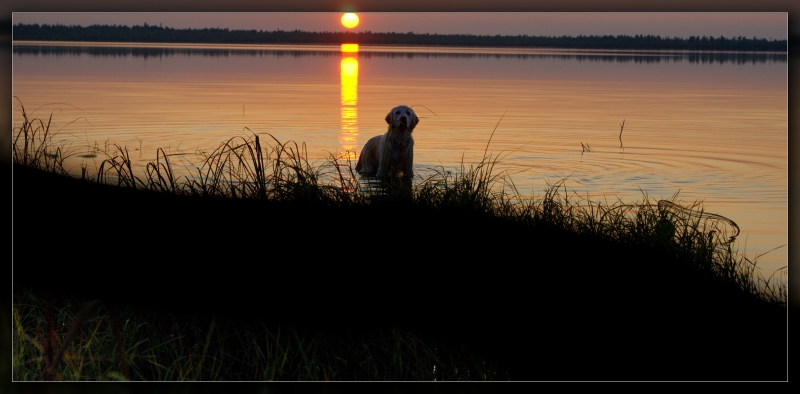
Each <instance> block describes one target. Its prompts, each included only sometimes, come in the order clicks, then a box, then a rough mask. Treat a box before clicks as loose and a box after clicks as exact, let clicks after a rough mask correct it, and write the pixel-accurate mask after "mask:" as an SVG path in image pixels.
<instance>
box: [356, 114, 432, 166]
mask: <svg viewBox="0 0 800 394" xmlns="http://www.w3.org/2000/svg"><path fill="white" fill-rule="evenodd" d="M386 123H388V124H389V130H388V131H386V133H385V134H383V135H378V136H375V137H372V138H370V139H369V141H367V143H366V144H364V148H363V149H362V150H361V155H360V156H359V157H358V163H357V164H356V171H358V172H359V173H360V174H362V175H367V176H374V177H378V178H385V177H387V176H397V177H403V178H408V179H410V178H413V177H414V170H413V169H412V166H413V165H414V138H412V137H411V132H412V131H414V127H416V126H417V123H419V117H417V114H416V113H415V112H414V110H413V109H411V108H410V107H407V106H405V105H400V106H397V107H394V108H392V110H391V111H389V114H388V115H386Z"/></svg>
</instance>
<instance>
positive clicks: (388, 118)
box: [386, 111, 392, 124]
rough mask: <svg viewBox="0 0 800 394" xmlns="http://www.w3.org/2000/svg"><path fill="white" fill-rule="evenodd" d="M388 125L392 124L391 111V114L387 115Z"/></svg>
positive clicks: (390, 112)
mask: <svg viewBox="0 0 800 394" xmlns="http://www.w3.org/2000/svg"><path fill="white" fill-rule="evenodd" d="M386 123H388V124H392V111H389V114H388V115H386Z"/></svg>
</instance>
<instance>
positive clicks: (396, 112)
mask: <svg viewBox="0 0 800 394" xmlns="http://www.w3.org/2000/svg"><path fill="white" fill-rule="evenodd" d="M386 123H388V124H389V126H390V127H391V128H392V129H395V130H400V131H408V132H409V133H410V132H411V131H412V130H414V127H416V126H417V123H419V117H417V114H416V113H415V112H414V110H413V109H411V107H407V106H405V105H398V106H397V107H394V108H392V110H391V111H389V114H388V115H386Z"/></svg>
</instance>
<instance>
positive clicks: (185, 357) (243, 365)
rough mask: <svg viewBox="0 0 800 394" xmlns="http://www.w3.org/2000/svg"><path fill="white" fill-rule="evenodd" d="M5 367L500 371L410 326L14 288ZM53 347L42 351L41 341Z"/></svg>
mask: <svg viewBox="0 0 800 394" xmlns="http://www.w3.org/2000/svg"><path fill="white" fill-rule="evenodd" d="M13 319H14V321H13V334H12V337H13V341H12V374H13V379H14V380H17V381H29V380H102V381H110V380H146V381H186V380H191V381H217V380H254V381H262V380H264V381H274V380H280V381H294V380H390V381H397V380H498V379H501V380H504V379H505V380H507V379H508V373H507V370H505V369H503V368H500V367H498V366H496V365H495V364H493V363H492V362H490V361H488V360H486V359H482V358H479V357H477V356H475V355H473V354H471V353H469V352H467V351H466V350H465V349H464V348H463V347H447V346H443V345H442V344H438V343H437V342H435V341H431V340H429V339H422V338H420V337H418V336H417V335H416V334H415V333H413V332H410V331H402V330H396V329H384V330H380V329H376V330H373V331H366V330H362V331H360V332H347V333H344V334H340V335H335V336H334V335H331V334H329V333H324V332H319V331H315V330H311V329H299V328H295V327H292V326H284V325H278V324H268V323H264V322H256V321H250V322H242V321H234V320H231V319H228V318H222V317H214V316H212V317H211V318H207V317H204V316H198V315H184V316H177V315H174V314H168V313H165V312H163V311H159V310H153V309H149V308H136V307H131V306H127V307H125V308H119V310H117V308H115V307H114V306H113V305H107V304H104V303H101V302H99V301H97V300H86V299H81V298H77V297H73V296H61V295H59V296H58V297H57V298H56V295H54V294H51V295H49V296H47V295H44V296H43V295H41V294H37V293H35V292H33V291H30V290H27V289H21V288H19V287H15V288H14V308H13ZM50 347H52V348H55V349H57V350H55V351H54V352H52V353H50V352H49V351H48V348H50Z"/></svg>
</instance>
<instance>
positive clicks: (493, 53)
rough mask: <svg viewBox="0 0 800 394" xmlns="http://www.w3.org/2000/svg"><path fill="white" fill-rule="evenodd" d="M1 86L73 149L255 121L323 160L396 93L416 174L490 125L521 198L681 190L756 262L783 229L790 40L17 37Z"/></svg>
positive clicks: (198, 144) (254, 127) (475, 141)
mask: <svg viewBox="0 0 800 394" xmlns="http://www.w3.org/2000/svg"><path fill="white" fill-rule="evenodd" d="M345 50H347V49H345ZM12 83H13V94H14V96H16V97H18V98H19V99H20V100H21V101H22V104H23V105H24V106H25V109H26V110H27V111H28V112H29V113H31V112H33V111H34V110H35V112H34V113H33V115H34V116H36V117H48V116H49V115H50V114H51V113H53V123H54V127H55V129H56V130H60V132H59V135H58V137H59V138H57V139H58V140H60V141H63V143H64V144H67V145H68V146H69V147H70V148H71V149H73V150H74V151H76V152H79V154H83V153H90V152H91V151H92V149H93V148H95V147H99V148H100V149H105V147H106V146H107V144H114V143H117V144H120V145H123V146H127V147H128V148H129V150H130V151H131V152H132V159H134V160H137V164H139V165H143V164H144V163H147V162H149V161H154V160H155V157H156V155H155V150H156V149H157V148H164V149H165V150H166V151H167V152H169V153H185V155H182V156H175V157H176V158H180V160H182V163H183V164H187V163H199V162H201V159H202V157H201V156H198V154H200V153H202V152H210V151H212V150H213V149H214V148H216V147H218V146H219V145H220V144H221V143H222V142H224V141H226V140H228V139H229V138H231V137H234V136H245V137H246V136H248V135H250V133H258V134H261V135H265V134H266V133H270V134H272V135H273V136H275V137H276V138H277V139H278V140H280V141H282V142H285V141H288V140H293V141H297V142H305V143H306V146H307V148H308V154H309V156H310V158H311V159H312V160H319V161H320V162H322V161H324V160H325V159H326V158H328V157H329V155H330V154H335V155H341V154H344V153H345V152H348V151H350V152H354V155H355V154H357V153H358V152H360V149H361V146H363V144H364V143H365V142H366V141H367V140H368V139H369V138H370V137H372V136H374V135H378V134H381V133H384V132H385V131H386V123H385V121H384V117H385V116H386V114H387V112H388V111H389V110H390V109H391V108H392V107H394V106H396V105H399V104H405V105H409V106H413V107H414V108H415V109H416V111H417V114H418V115H420V118H421V120H420V123H419V125H418V127H417V129H415V131H414V138H415V141H416V144H415V152H414V153H415V158H414V159H415V160H414V163H415V168H416V171H417V172H418V174H421V175H424V174H426V171H427V173H429V172H430V171H431V168H437V167H444V168H445V169H450V168H453V169H454V168H457V167H458V166H459V164H460V163H461V161H462V158H463V160H464V162H465V163H467V164H469V163H474V162H477V161H479V160H480V158H481V157H482V155H483V152H484V149H486V145H487V142H488V141H489V138H490V135H491V134H492V130H494V129H495V126H497V130H496V132H495V134H494V137H493V138H492V140H491V144H490V145H489V149H488V150H489V152H491V153H494V154H503V155H504V158H503V160H502V161H501V162H500V164H499V165H498V167H499V168H500V169H501V170H506V171H508V172H509V173H511V174H513V175H512V176H511V177H512V179H513V181H514V183H515V184H516V186H517V187H518V188H519V189H520V191H522V192H523V193H524V194H528V195H539V196H540V195H541V194H542V191H543V190H544V188H545V187H546V186H547V183H548V182H550V183H554V182H556V181H558V180H560V179H562V178H564V177H568V181H567V186H568V187H569V188H570V189H573V190H574V191H576V192H577V193H579V194H580V195H582V196H588V197H590V198H592V199H594V200H602V199H607V200H608V201H609V202H613V201H617V200H618V199H619V200H622V201H623V202H629V203H632V202H635V201H637V200H641V199H642V191H645V192H647V193H648V194H649V195H650V196H651V197H653V198H669V197H671V196H672V195H673V194H675V193H677V192H679V194H678V199H679V200H680V201H682V202H685V203H692V202H694V201H697V200H702V201H703V202H704V208H705V210H706V211H707V212H713V213H717V214H720V215H723V216H726V217H728V218H730V219H732V220H734V221H735V222H736V223H737V224H738V225H739V226H740V228H741V230H742V231H741V235H740V237H739V239H738V241H737V243H736V245H737V246H738V249H739V251H741V252H745V251H746V254H747V255H748V256H750V257H751V258H752V257H754V256H755V255H757V254H760V253H764V252H766V251H768V250H770V249H773V248H775V247H779V246H781V245H786V244H787V243H788V230H787V214H788V208H787V207H788V203H787V195H788V180H787V179H788V169H787V156H788V147H787V133H788V99H787V97H788V94H787V91H788V90H787V59H786V55H785V54H748V53H696V52H694V53H693V52H646V51H635V52H616V53H610V52H593V51H567V50H514V49H486V48H474V49H468V48H466V49H465V48H419V47H392V48H388V47H364V46H362V47H361V48H359V49H358V52H357V53H356V52H345V51H343V48H341V47H339V46H209V45H206V46H198V45H161V46H157V45H150V44H134V45H130V44H128V45H114V44H87V43H83V44H69V43H26V44H21V43H15V44H14V48H13V79H12ZM20 119H21V116H20V113H19V112H18V111H17V112H15V114H14V125H15V127H16V126H18V125H19V123H20ZM623 121H624V122H625V126H624V129H623V131H622V135H621V140H620V124H621V123H622V122H623ZM70 122H72V123H70ZM68 123H69V124H68ZM62 127H63V128H62ZM582 144H583V145H585V146H588V147H590V148H591V151H590V152H584V151H583V148H582ZM354 157H355V156H354ZM102 159H103V157H102V156H98V157H97V158H94V159H92V158H79V157H78V156H77V155H76V156H75V157H74V160H73V161H72V162H71V163H70V165H72V166H74V169H75V171H77V173H79V171H80V166H81V165H87V166H89V167H90V168H92V167H93V166H95V165H97V164H99V162H100V161H102ZM176 160H177V159H176ZM787 254H788V246H784V247H782V248H780V249H778V250H775V251H772V252H770V253H768V254H766V255H764V256H762V257H760V258H759V266H761V268H762V270H763V271H764V273H766V274H767V275H769V274H770V273H772V272H773V271H774V270H776V269H779V268H781V267H784V266H786V265H787V261H788V257H787Z"/></svg>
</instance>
